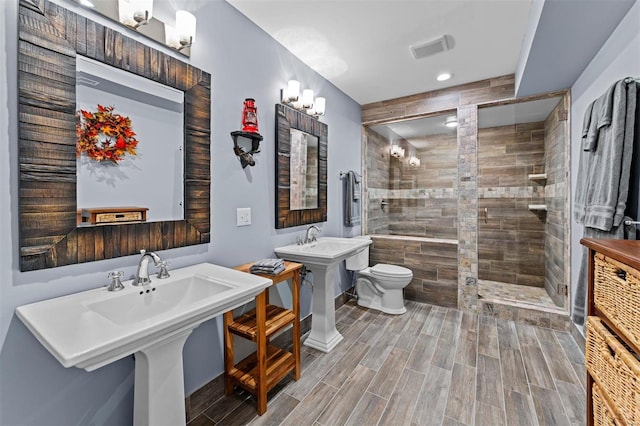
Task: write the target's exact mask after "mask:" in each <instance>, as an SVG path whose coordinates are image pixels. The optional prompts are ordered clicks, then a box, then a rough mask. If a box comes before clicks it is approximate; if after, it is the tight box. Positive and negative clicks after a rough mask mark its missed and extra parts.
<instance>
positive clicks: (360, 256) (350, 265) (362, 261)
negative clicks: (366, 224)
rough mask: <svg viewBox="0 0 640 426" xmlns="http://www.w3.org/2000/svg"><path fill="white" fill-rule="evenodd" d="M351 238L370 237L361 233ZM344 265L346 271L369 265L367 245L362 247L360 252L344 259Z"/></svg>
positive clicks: (358, 269)
mask: <svg viewBox="0 0 640 426" xmlns="http://www.w3.org/2000/svg"><path fill="white" fill-rule="evenodd" d="M353 238H364V239H367V240H370V239H371V238H370V237H368V236H366V235H361V236H358V237H353ZM345 263H346V267H347V270H348V271H361V270H363V269H364V268H367V267H368V266H369V246H366V247H364V248H363V249H362V250H361V251H360V252H358V253H356V254H354V255H353V256H351V257H347V258H346V259H345Z"/></svg>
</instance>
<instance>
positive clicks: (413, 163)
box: [409, 155, 420, 167]
mask: <svg viewBox="0 0 640 426" xmlns="http://www.w3.org/2000/svg"><path fill="white" fill-rule="evenodd" d="M409 165H410V166H411V167H420V159H419V158H418V157H416V156H415V155H412V156H411V157H409Z"/></svg>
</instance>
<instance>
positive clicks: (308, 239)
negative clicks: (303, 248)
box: [302, 225, 320, 244]
mask: <svg viewBox="0 0 640 426" xmlns="http://www.w3.org/2000/svg"><path fill="white" fill-rule="evenodd" d="M312 229H315V230H316V234H315V235H313V234H312V235H311V237H309V234H310V233H311V230H312ZM319 233H320V228H318V227H317V226H315V225H311V226H309V227H308V228H307V232H306V233H305V234H304V241H303V242H302V243H303V244H307V243H312V242H314V241H316V235H318V234H319Z"/></svg>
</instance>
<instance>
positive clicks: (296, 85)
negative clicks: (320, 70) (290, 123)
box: [282, 80, 327, 117]
mask: <svg viewBox="0 0 640 426" xmlns="http://www.w3.org/2000/svg"><path fill="white" fill-rule="evenodd" d="M313 96H314V94H313V90H311V89H304V90H303V91H302V95H300V82H299V81H297V80H289V82H288V83H287V87H285V88H283V89H282V103H283V104H285V105H289V106H290V107H292V108H295V109H297V110H299V111H304V112H306V113H307V114H309V115H312V116H314V117H320V116H322V115H324V113H325V109H326V103H327V100H326V99H325V98H322V97H317V98H314V97H313Z"/></svg>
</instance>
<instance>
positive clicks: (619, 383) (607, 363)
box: [585, 316, 640, 425]
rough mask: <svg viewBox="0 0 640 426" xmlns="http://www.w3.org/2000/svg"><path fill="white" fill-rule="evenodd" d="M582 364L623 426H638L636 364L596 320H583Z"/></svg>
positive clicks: (639, 408) (639, 407)
mask: <svg viewBox="0 0 640 426" xmlns="http://www.w3.org/2000/svg"><path fill="white" fill-rule="evenodd" d="M585 364H586V366H587V370H588V371H589V374H591V377H593V379H594V381H595V382H596V383H597V385H598V386H599V387H600V389H601V391H602V393H604V394H606V395H607V396H608V397H609V398H610V401H611V403H612V404H613V409H614V412H617V413H618V414H619V415H620V417H621V419H622V420H623V421H624V423H625V424H627V425H637V424H640V362H639V361H638V360H637V359H636V358H634V356H633V355H632V354H631V353H630V352H629V351H628V350H627V348H625V347H624V345H623V344H622V343H620V341H618V339H616V338H615V336H614V335H613V334H611V332H610V331H609V330H608V329H607V328H606V327H605V326H604V324H603V323H602V320H601V319H600V318H598V317H591V316H590V317H588V319H587V350H586V355H585Z"/></svg>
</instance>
